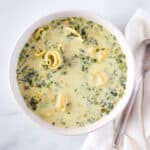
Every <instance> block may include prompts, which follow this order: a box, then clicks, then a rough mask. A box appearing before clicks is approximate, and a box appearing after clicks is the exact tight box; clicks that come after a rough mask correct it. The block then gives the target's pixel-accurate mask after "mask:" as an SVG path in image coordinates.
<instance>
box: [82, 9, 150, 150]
mask: <svg viewBox="0 0 150 150" xmlns="http://www.w3.org/2000/svg"><path fill="white" fill-rule="evenodd" d="M125 37H126V39H127V41H128V43H129V45H130V46H131V49H132V50H133V54H134V57H135V64H136V69H137V70H136V71H141V67H140V66H141V63H142V61H141V57H142V54H143V52H144V48H142V49H138V48H137V47H138V45H139V44H140V43H141V42H142V41H143V40H145V39H148V38H150V15H148V14H147V13H146V12H144V11H143V10H142V9H139V10H137V12H136V13H135V15H134V16H133V17H132V18H131V19H130V21H129V23H128V24H127V26H126V29H125ZM148 77H149V79H148ZM144 83H145V84H144V89H145V90H144V91H145V92H144V95H145V96H144V97H142V92H141V91H142V89H143V84H141V85H140V90H139V91H140V92H139V93H138V95H137V99H136V102H135V104H134V107H133V110H132V113H131V116H130V118H129V121H128V125H127V129H126V132H125V135H124V138H123V145H122V150H150V99H149V97H150V93H149V87H148V85H149V83H150V72H148V73H147V74H146V76H145V82H144ZM118 120H119V116H118V118H117V119H116V120H114V121H112V122H110V123H108V124H107V125H106V126H104V127H102V128H100V129H98V130H96V131H94V132H92V133H89V135H88V137H87V139H86V141H85V143H84V145H83V147H82V150H112V144H113V137H114V133H115V128H116V127H117V122H118Z"/></svg>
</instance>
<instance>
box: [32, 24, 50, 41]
mask: <svg viewBox="0 0 150 150" xmlns="http://www.w3.org/2000/svg"><path fill="white" fill-rule="evenodd" d="M49 28H50V27H49V26H42V27H40V28H38V29H36V30H35V31H34V33H33V37H34V39H35V40H40V38H41V36H42V33H43V32H44V31H45V30H47V29H49Z"/></svg>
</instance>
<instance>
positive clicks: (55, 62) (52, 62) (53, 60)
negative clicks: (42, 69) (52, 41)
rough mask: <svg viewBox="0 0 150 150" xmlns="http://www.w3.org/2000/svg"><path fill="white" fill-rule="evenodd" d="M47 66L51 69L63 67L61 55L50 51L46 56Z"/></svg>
mask: <svg viewBox="0 0 150 150" xmlns="http://www.w3.org/2000/svg"><path fill="white" fill-rule="evenodd" d="M44 60H45V64H46V65H47V66H48V68H49V69H52V70H53V69H57V68H58V67H60V66H61V65H62V58H61V54H60V53H59V52H58V51H56V50H53V49H51V50H49V51H47V52H46V54H45V56H44Z"/></svg>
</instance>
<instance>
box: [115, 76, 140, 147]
mask: <svg viewBox="0 0 150 150" xmlns="http://www.w3.org/2000/svg"><path fill="white" fill-rule="evenodd" d="M141 80H142V76H140V77H139V78H138V79H137V80H136V83H135V88H134V89H133V92H132V95H131V97H130V100H129V103H128V105H127V107H126V108H125V110H124V112H123V114H122V116H121V118H120V122H119V124H118V127H117V129H116V134H115V136H114V142H113V150H119V149H121V144H122V139H123V135H124V132H125V129H126V126H127V122H128V119H129V116H130V113H131V110H132V107H133V104H134V102H135V99H136V95H137V92H138V90H139V87H140V83H141Z"/></svg>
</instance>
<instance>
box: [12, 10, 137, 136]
mask: <svg viewBox="0 0 150 150" xmlns="http://www.w3.org/2000/svg"><path fill="white" fill-rule="evenodd" d="M68 16H77V17H83V18H87V19H89V20H92V21H95V22H97V23H99V24H101V25H103V26H104V27H105V28H107V29H108V30H109V31H110V32H111V33H112V34H113V35H115V36H116V38H117V40H118V42H119V43H120V45H121V48H122V50H123V52H124V53H125V55H126V61H127V81H126V90H125V94H124V95H123V97H122V98H121V100H120V101H119V102H118V103H117V105H116V106H115V108H114V109H113V110H112V111H111V112H110V113H109V114H108V115H106V116H105V117H103V118H102V119H100V120H98V121H97V122H95V123H93V124H91V125H87V126H85V127H80V128H74V129H68V128H67V129H66V128H59V127H55V126H52V125H50V124H48V123H47V122H45V121H43V120H42V119H40V118H39V117H38V116H36V115H35V114H34V113H33V112H32V111H31V110H30V109H29V108H28V107H27V106H26V104H25V102H24V99H23V97H22V95H21V93H20V91H19V87H18V84H17V79H16V67H17V61H18V57H19V54H20V51H21V49H22V47H23V46H24V44H25V43H26V42H27V40H28V38H29V37H30V36H31V34H32V33H33V31H34V30H35V29H36V28H37V27H39V26H41V25H43V24H45V23H47V22H50V21H51V20H53V19H56V18H62V17H68ZM9 73H10V84H11V88H12V90H13V93H14V96H15V98H16V101H17V103H18V104H19V105H20V107H21V108H22V110H23V111H24V112H25V113H26V115H27V116H29V117H30V118H31V119H32V120H33V121H35V122H36V123H38V124H39V125H41V126H42V127H44V128H47V129H49V130H50V131H54V132H57V133H60V134H63V135H78V134H82V133H87V132H91V131H94V130H96V129H98V128H100V127H102V126H104V125H105V124H107V123H108V122H110V121H112V120H113V119H115V118H116V117H117V116H118V114H120V113H121V112H122V111H123V109H124V108H125V106H126V105H127V103H128V101H129V98H130V95H131V92H132V89H133V84H134V59H133V56H132V53H131V50H130V48H129V46H128V44H127V42H126V40H125V38H124V36H123V35H122V33H121V32H120V31H119V30H118V29H117V28H116V27H114V26H113V25H112V24H111V23H109V22H107V21H105V20H103V19H102V18H101V17H100V16H99V15H97V14H94V13H91V12H87V11H63V12H56V13H53V14H49V15H47V16H45V17H42V18H40V19H39V20H38V21H36V22H35V23H33V24H32V25H30V26H29V27H28V28H27V29H26V30H25V32H24V33H23V34H22V35H21V37H20V38H19V40H18V41H17V43H16V46H15V47H14V51H13V54H12V57H11V62H10V72H9Z"/></svg>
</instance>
